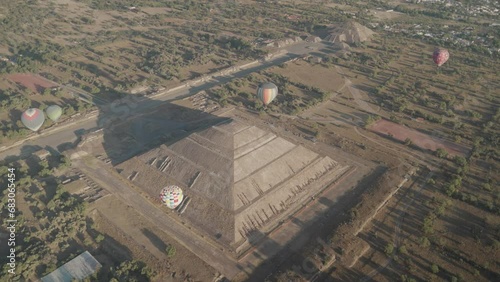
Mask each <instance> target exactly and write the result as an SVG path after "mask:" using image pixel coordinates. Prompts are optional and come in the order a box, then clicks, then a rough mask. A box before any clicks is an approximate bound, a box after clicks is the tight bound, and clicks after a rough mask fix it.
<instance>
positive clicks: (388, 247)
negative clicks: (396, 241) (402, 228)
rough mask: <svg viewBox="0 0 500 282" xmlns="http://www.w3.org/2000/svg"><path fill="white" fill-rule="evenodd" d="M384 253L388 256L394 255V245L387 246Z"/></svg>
mask: <svg viewBox="0 0 500 282" xmlns="http://www.w3.org/2000/svg"><path fill="white" fill-rule="evenodd" d="M384 252H385V254H386V255H388V256H390V255H392V253H393V252H394V245H393V244H392V243H388V244H387V246H385V250H384Z"/></svg>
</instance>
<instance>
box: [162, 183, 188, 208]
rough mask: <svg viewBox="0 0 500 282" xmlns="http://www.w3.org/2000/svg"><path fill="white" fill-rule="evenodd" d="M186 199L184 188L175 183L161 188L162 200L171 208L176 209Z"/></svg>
mask: <svg viewBox="0 0 500 282" xmlns="http://www.w3.org/2000/svg"><path fill="white" fill-rule="evenodd" d="M182 199H184V194H183V193H182V189H181V188H179V187H178V186H175V185H170V186H167V187H165V188H163V189H161V192H160V200H161V202H162V203H163V204H165V205H166V206H167V207H168V208H169V209H175V208H176V207H177V206H178V205H179V204H180V203H181V202H182Z"/></svg>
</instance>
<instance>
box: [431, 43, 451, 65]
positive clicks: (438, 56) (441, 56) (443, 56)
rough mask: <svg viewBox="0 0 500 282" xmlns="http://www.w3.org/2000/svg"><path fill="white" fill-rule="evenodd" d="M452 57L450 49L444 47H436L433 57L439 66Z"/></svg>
mask: <svg viewBox="0 0 500 282" xmlns="http://www.w3.org/2000/svg"><path fill="white" fill-rule="evenodd" d="M449 58H450V53H449V52H448V50H446V49H443V48H436V49H435V50H434V53H433V54H432V59H433V60H434V63H436V65H438V67H440V66H442V65H443V64H444V63H446V61H448V59H449Z"/></svg>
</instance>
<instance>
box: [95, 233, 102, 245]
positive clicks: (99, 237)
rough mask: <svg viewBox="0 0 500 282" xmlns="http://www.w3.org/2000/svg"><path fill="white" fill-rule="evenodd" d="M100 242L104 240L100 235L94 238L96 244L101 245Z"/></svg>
mask: <svg viewBox="0 0 500 282" xmlns="http://www.w3.org/2000/svg"><path fill="white" fill-rule="evenodd" d="M102 240H104V236H103V235H102V234H99V235H97V237H96V238H95V241H96V242H97V243H101V242H102Z"/></svg>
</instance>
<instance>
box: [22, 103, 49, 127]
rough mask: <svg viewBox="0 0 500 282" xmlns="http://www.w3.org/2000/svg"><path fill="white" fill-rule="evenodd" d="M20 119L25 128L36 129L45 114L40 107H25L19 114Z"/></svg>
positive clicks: (40, 125)
mask: <svg viewBox="0 0 500 282" xmlns="http://www.w3.org/2000/svg"><path fill="white" fill-rule="evenodd" d="M21 121H22V123H23V124H24V126H26V127H27V128H29V129H31V130H33V131H37V130H38V129H40V127H42V124H43V122H44V121H45V115H44V114H43V112H42V111H41V110H40V109H35V108H31V109H27V110H26V111H24V112H23V114H22V115H21Z"/></svg>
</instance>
